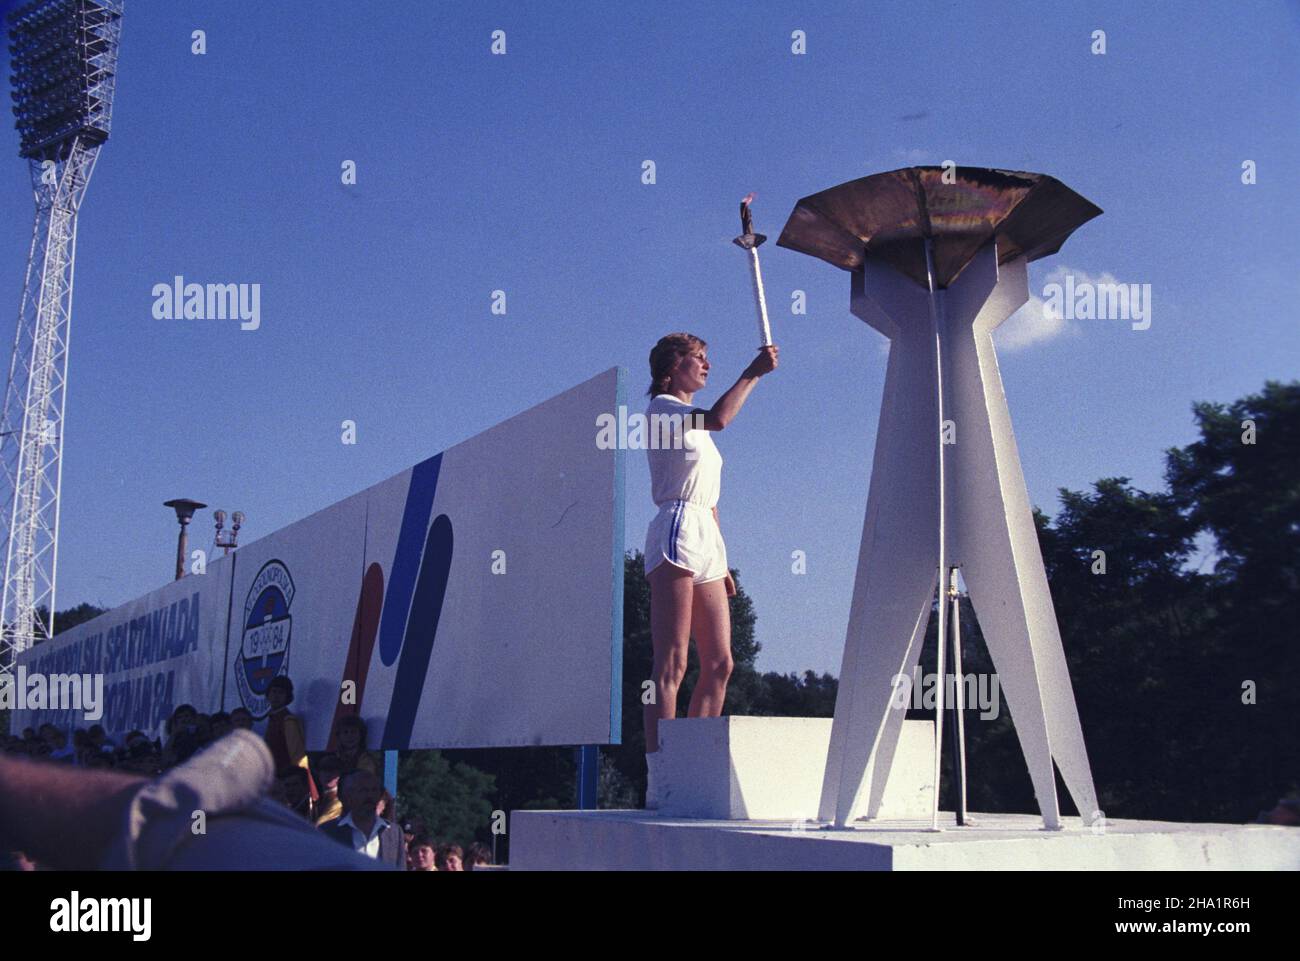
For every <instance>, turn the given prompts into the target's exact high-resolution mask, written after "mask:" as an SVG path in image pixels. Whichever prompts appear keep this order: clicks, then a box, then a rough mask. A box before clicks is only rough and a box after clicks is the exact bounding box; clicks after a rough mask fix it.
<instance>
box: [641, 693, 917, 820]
mask: <svg viewBox="0 0 1300 961" xmlns="http://www.w3.org/2000/svg"><path fill="white" fill-rule="evenodd" d="M830 739H831V719H830V718H818V717H708V718H677V719H675V720H671V721H661V722H659V750H660V752H661V755H662V762H661V766H660V770H661V771H662V772H663V784H662V786H661V793H660V801H659V814H660V815H661V816H664V817H682V818H709V819H712V820H718V821H727V820H741V821H745V820H750V821H777V820H784V821H804V820H810V819H816V817H817V808H818V804H819V802H820V799H821V791H822V777H823V775H824V773H825V770H826V752H827V749H828V748H829V746H830ZM933 782H934V724H933V723H932V722H930V721H906V722H904V723H903V730H902V734H901V736H900V738H899V744H898V750H897V753H896V754H895V756H894V761H893V764H892V766H891V769H890V774H889V781H888V784H887V785H886V787H885V794H884V799H883V800H882V802H881V812H880V817H881V818H909V817H916V818H922V817H923V818H929V816H930V811H931V807H932V805H933V803H934V802H933V800H932V798H933Z"/></svg>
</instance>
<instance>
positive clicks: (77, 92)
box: [9, 0, 122, 160]
mask: <svg viewBox="0 0 1300 961" xmlns="http://www.w3.org/2000/svg"><path fill="white" fill-rule="evenodd" d="M121 18H122V3H121V0H34V2H31V3H28V4H25V5H23V6H20V7H19V8H18V9H17V10H15V11H14V12H13V13H12V14H10V16H9V53H10V56H11V58H12V62H13V73H12V74H11V75H10V77H9V80H10V83H11V84H12V85H13V90H12V91H11V93H10V96H11V97H12V98H13V101H14V107H13V111H14V116H15V117H16V118H17V121H16V123H15V124H14V126H15V127H17V129H18V132H19V135H20V137H21V141H22V142H21V146H20V148H19V151H18V152H19V154H20V155H21V156H23V157H27V158H31V159H58V160H62V159H66V157H67V153H68V151H69V150H70V148H71V144H72V142H73V141H74V140H75V139H76V138H78V137H80V138H81V140H82V141H83V142H84V143H86V144H99V143H102V142H103V141H104V140H106V139H107V138H108V132H109V122H110V119H111V115H112V106H113V87H114V80H115V76H116V70H117V43H118V37H119V34H120V21H121Z"/></svg>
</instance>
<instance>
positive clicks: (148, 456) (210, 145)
mask: <svg viewBox="0 0 1300 961" xmlns="http://www.w3.org/2000/svg"><path fill="white" fill-rule="evenodd" d="M701 7H704V9H701ZM196 29H202V30H204V31H206V38H207V53H206V54H205V55H203V56H196V55H193V54H192V53H191V52H190V45H191V39H190V36H191V32H192V31H193V30H196ZM496 29H502V30H505V31H506V37H507V51H508V52H507V54H506V55H505V56H492V55H491V54H490V51H489V44H490V34H491V32H492V31H493V30H496ZM1096 29H1102V30H1105V31H1106V38H1107V53H1106V55H1105V56H1095V55H1093V54H1092V53H1091V52H1090V46H1091V38H1090V35H1091V33H1092V31H1093V30H1096ZM794 30H803V31H805V33H806V35H807V51H808V52H807V54H806V55H802V56H796V55H793V54H792V53H791V52H790V45H791V39H790V35H791V33H792V31H794ZM5 56H7V54H5ZM7 72H8V71H7V70H6V74H7ZM1297 78H1300V13H1298V12H1297V7H1296V5H1295V4H1294V3H1291V4H1284V3H1276V2H1273V3H1269V2H1245V3H1240V4H1234V5H1231V6H1223V5H1219V4H1212V3H1178V4H1172V3H1139V4H1134V3H1093V4H1088V5H1086V6H1084V5H1081V4H1067V3H1060V4H1042V3H1034V4H1029V3H1024V4H1011V3H1005V4H1004V3H999V4H996V5H994V4H960V3H942V4H926V3H918V2H909V3H870V4H866V3H857V4H845V3H826V2H818V3H809V4H799V3H788V2H783V3H757V2H746V3H718V4H712V5H707V6H706V5H701V4H695V3H656V4H648V5H632V4H597V3H573V4H565V5H562V6H561V5H552V4H525V3H483V2H478V3H474V4H468V3H464V4H448V3H403V4H396V3H394V4H355V3H341V2H330V0H318V2H313V3H310V4H308V3H301V2H285V3H278V4H265V3H253V2H243V0H240V2H234V0H228V2H223V3H220V4H178V3H170V2H162V0H128V4H127V12H126V21H125V24H124V31H123V40H122V49H121V62H120V79H119V83H118V101H117V106H116V109H115V114H114V126H113V134H112V137H111V139H110V140H109V142H108V144H107V146H106V147H105V148H104V150H103V153H102V156H101V158H100V164H99V167H98V170H97V171H96V174H95V178H94V181H93V182H92V184H91V186H90V190H89V195H88V198H87V201H86V205H85V207H84V210H83V213H82V216H81V221H80V234H79V246H78V264H77V276H76V302H75V307H74V319H73V337H72V351H71V361H70V371H69V376H70V386H69V390H68V400H67V426H66V436H65V457H66V460H65V466H64V475H63V504H62V530H61V550H60V560H61V565H60V568H61V569H60V572H59V594H58V597H59V606H60V607H65V606H68V605H71V604H74V603H76V602H79V601H82V600H88V601H92V602H96V603H100V604H105V605H113V604H117V603H120V602H123V601H125V600H128V599H130V598H132V597H135V596H137V595H139V594H142V593H144V592H145V591H147V590H150V589H152V588H154V587H157V586H159V585H160V584H161V583H163V582H164V581H165V580H166V579H167V577H168V575H169V571H170V568H171V565H172V563H173V551H174V537H175V521H174V519H173V518H172V516H171V512H170V511H168V510H167V509H165V508H163V507H162V506H161V503H162V501H164V500H166V499H168V498H172V497H179V496H186V497H193V498H197V499H199V500H202V501H206V502H207V503H208V504H210V505H212V506H213V507H224V508H226V509H227V510H233V509H242V510H244V511H246V512H247V513H248V517H249V520H248V526H247V528H246V532H245V533H246V536H247V537H248V539H250V540H251V539H253V538H255V537H260V536H263V535H265V534H267V533H269V532H271V531H273V530H275V529H276V528H279V527H281V526H283V525H285V524H287V523H290V522H291V521H294V520H296V519H298V518H300V517H303V516H306V515H307V514H309V513H311V512H312V511H314V510H316V509H319V508H320V507H323V506H325V505H327V504H329V503H331V502H333V501H335V500H338V499H340V498H342V497H344V496H346V495H348V494H350V493H353V492H355V491H357V490H360V489H361V488H363V487H365V486H367V485H369V484H371V483H374V482H376V481H378V480H381V479H383V478H385V477H388V476H390V475H392V474H394V473H396V472H397V471H399V470H401V469H403V468H405V467H407V466H409V465H410V464H412V463H414V462H416V461H417V460H420V459H422V458H424V457H426V456H428V455H429V454H431V453H434V452H436V451H438V450H441V449H444V448H446V447H448V446H451V445H452V444H454V443H456V442H458V441H460V440H463V439H465V438H467V437H469V436H472V435H473V434H475V433H478V432H479V431H481V430H484V429H486V428H487V427H489V426H491V425H492V424H494V423H496V422H498V421H500V420H502V419H504V418H506V417H508V416H510V415H512V414H514V413H517V412H518V411H520V410H523V409H525V408H527V407H530V406H532V405H533V404H535V403H538V402H540V401H542V400H544V399H546V398H547V397H550V396H552V395H553V394H556V393H559V392H561V391H563V390H565V389H566V388H568V387H570V386H572V385H574V384H576V383H579V382H581V381H583V380H586V379H588V378H589V377H591V376H593V375H595V374H596V373H598V372H600V371H602V370H605V369H608V368H609V367H611V366H614V365H622V366H624V367H626V368H628V369H629V371H630V372H631V382H632V386H633V395H634V396H636V397H637V398H638V403H639V395H640V392H641V391H642V390H643V389H644V384H643V381H645V380H646V379H647V372H646V356H647V354H648V352H649V349H650V347H651V346H652V345H653V343H654V342H655V340H656V339H658V338H659V337H660V336H661V335H663V334H664V333H667V332H669V331H673V330H689V331H692V332H694V333H696V334H698V335H699V336H701V337H703V338H704V339H705V340H707V341H708V342H709V344H710V351H709V352H710V359H711V361H712V363H713V368H714V370H713V376H712V377H711V378H710V381H711V383H710V388H709V390H708V391H705V392H702V393H701V394H699V395H697V397H696V400H697V402H700V403H704V404H708V403H712V401H713V400H715V399H716V397H717V396H718V394H719V393H720V392H721V390H722V389H725V387H726V386H727V385H729V384H730V383H731V382H732V381H733V380H734V379H735V377H736V376H737V375H738V374H739V372H740V370H741V368H742V367H743V366H744V364H745V363H747V362H748V360H749V359H750V357H751V356H752V354H753V344H754V341H755V335H754V331H753V328H754V314H753V306H752V300H751V295H750V293H749V279H748V274H747V272H746V265H745V260H744V255H743V254H742V253H741V252H740V251H739V250H737V248H735V247H734V246H732V245H731V244H730V242H729V241H730V238H731V237H732V236H733V235H734V234H735V233H736V232H737V222H736V221H737V218H736V207H737V202H738V201H739V199H740V197H741V196H743V195H744V194H745V193H746V192H747V191H750V190H755V191H757V193H758V196H757V200H756V202H755V207H754V213H755V222H756V226H757V228H758V229H760V230H762V231H764V232H766V233H768V234H770V235H772V236H773V237H774V238H775V236H776V235H777V234H778V233H779V232H780V228H781V226H782V225H783V224H784V222H785V219H786V217H787V216H788V214H789V212H790V209H791V208H792V207H793V205H794V203H795V201H797V200H798V198H800V197H802V196H805V195H807V194H810V193H814V192H816V191H818V190H821V189H824V188H826V187H829V186H832V185H834V184H838V183H841V182H843V181H846V180H850V179H853V178H855V177H860V176H864V175H866V174H870V173H875V172H879V171H884V170H891V169H894V168H897V167H901V166H907V165H910V164H914V163H939V162H942V161H944V160H949V159H951V160H954V161H956V162H957V163H959V164H963V165H977V166H995V167H1004V168H1010V169H1022V170H1031V171H1039V172H1042V173H1047V174H1050V175H1052V176H1055V177H1057V178H1059V179H1060V180H1062V181H1063V182H1064V183H1066V184H1067V185H1069V186H1070V187H1072V188H1073V189H1075V190H1077V191H1078V192H1079V193H1081V194H1083V195H1084V196H1085V197H1087V198H1089V199H1090V200H1092V201H1093V202H1094V203H1096V204H1098V205H1099V206H1100V207H1102V208H1103V209H1104V210H1105V214H1104V215H1103V216H1101V217H1099V218H1098V219H1096V220H1095V221H1093V222H1091V223H1089V224H1087V225H1085V226H1084V227H1083V228H1081V229H1080V230H1079V231H1078V233H1077V234H1076V235H1075V236H1074V237H1073V238H1071V239H1070V240H1069V241H1068V242H1067V243H1066V245H1065V247H1064V249H1063V250H1062V251H1061V252H1060V253H1059V254H1058V255H1056V256H1054V257H1051V258H1047V259H1045V260H1043V261H1040V262H1038V263H1036V264H1034V265H1031V267H1030V285H1031V289H1033V290H1034V291H1035V292H1037V293H1041V290H1042V287H1043V284H1044V283H1045V282H1046V281H1047V278H1048V275H1049V273H1050V272H1051V271H1053V270H1059V269H1067V270H1070V271H1073V272H1075V273H1076V274H1087V275H1089V276H1092V277H1100V276H1101V275H1103V274H1110V275H1112V276H1113V277H1115V278H1116V279H1117V280H1119V281H1122V282H1127V283H1149V284H1151V285H1152V308H1153V316H1152V324H1151V327H1150V329H1149V330H1145V331H1134V330H1132V329H1130V327H1129V325H1128V324H1127V323H1125V322H1123V321H1076V322H1074V323H1073V324H1062V325H1053V326H1051V327H1050V328H1049V330H1050V335H1049V336H1037V337H1036V338H1034V339H1031V342H1029V343H1022V344H1020V345H1019V346H1015V347H1014V349H1004V350H1003V352H1002V354H1001V365H1002V375H1003V379H1004V383H1005V386H1006V390H1007V394H1008V397H1009V400H1010V404H1011V411H1012V416H1013V418H1014V420H1015V425H1016V431H1017V437H1018V440H1019V444H1020V450H1021V456H1022V459H1023V462H1024V468H1025V474H1026V479H1027V481H1028V485H1029V491H1030V497H1031V499H1032V501H1033V502H1034V503H1036V504H1038V505H1039V506H1041V507H1042V508H1044V509H1045V510H1047V511H1048V513H1055V511H1056V509H1057V500H1056V491H1057V489H1058V488H1060V487H1070V488H1075V489H1078V488H1083V487H1086V486H1087V485H1089V484H1090V483H1091V482H1092V481H1094V480H1096V479H1097V478H1099V477H1103V476H1114V475H1126V476H1129V477H1131V478H1133V480H1134V482H1135V483H1136V484H1137V485H1139V486H1142V487H1145V488H1148V489H1151V488H1156V487H1159V486H1160V484H1161V471H1162V463H1163V460H1162V458H1163V451H1164V449H1165V448H1167V447H1169V446H1172V445H1176V444H1183V443H1186V442H1188V441H1189V440H1191V439H1192V438H1193V436H1194V429H1193V424H1192V420H1191V414H1190V405H1191V403H1192V401H1194V400H1199V399H1209V400H1220V401H1230V400H1232V399H1235V398H1236V397H1238V396H1240V395H1242V394H1245V393H1247V392H1250V391H1253V390H1256V389H1258V388H1259V387H1260V386H1262V384H1263V382H1264V381H1265V379H1268V378H1277V379H1291V378H1293V377H1295V376H1296V370H1297V366H1298V365H1297V361H1298V360H1300V334H1298V333H1297V314H1296V311H1295V307H1294V305H1295V303H1296V301H1297V296H1298V295H1300V271H1298V270H1297V269H1296V268H1297V265H1298V264H1300V231H1297V230H1296V223H1297V217H1296V214H1297V208H1298V207H1300V201H1297V199H1296V198H1297V191H1296V188H1295V185H1294V182H1293V180H1294V161H1295V158H1296V157H1297V156H1300V123H1298V122H1297V121H1300V93H1298V91H1300V85H1298V84H1297ZM908 118H910V119H908ZM17 143H18V141H17V134H16V132H15V131H14V130H13V129H12V127H11V126H10V125H9V124H5V125H4V129H3V131H2V132H0V157H4V158H7V160H5V161H3V162H0V171H7V173H5V174H4V175H3V176H0V222H2V223H3V224H4V225H5V229H4V230H2V231H0V265H7V267H0V307H2V306H3V305H4V304H5V303H8V304H9V308H8V309H9V310H10V312H11V313H10V317H11V318H12V317H13V316H16V314H17V309H18V301H19V293H20V290H21V284H22V266H23V263H24V261H25V257H26V253H27V245H28V243H29V239H30V235H29V229H30V223H31V219H32V210H31V197H30V191H29V189H28V186H27V174H26V170H25V169H24V168H25V164H24V162H23V161H21V160H20V159H19V158H18V156H17ZM646 159H651V160H654V161H655V164H656V166H657V183H655V184H654V185H645V184H642V182H641V176H640V174H641V163H642V161H643V160H646ZM344 160H353V161H355V162H356V164H357V171H358V173H357V180H358V182H357V184H356V185H355V186H350V187H345V186H343V185H341V184H340V164H341V163H342V162H343V161H344ZM1244 160H1253V161H1255V162H1256V164H1257V168H1258V183H1256V184H1254V185H1251V186H1246V185H1243V184H1242V183H1241V182H1240V173H1241V163H1242V162H1243V161H1244ZM763 258H764V259H763V269H764V275H765V280H766V282H767V291H768V299H769V304H770V306H771V308H772V324H773V328H774V334H775V338H776V340H777V342H778V343H779V344H780V345H781V348H782V355H781V356H782V366H781V368H780V370H779V371H778V372H777V373H775V374H774V375H772V376H771V377H770V378H767V379H765V380H764V381H763V382H762V383H760V385H759V387H758V389H757V390H756V391H755V393H754V395H753V397H752V399H751V400H750V402H749V404H748V405H747V406H746V408H745V410H744V411H743V413H742V415H741V416H740V418H739V419H737V421H736V422H735V424H734V425H732V427H730V428H729V429H728V430H727V432H726V433H725V434H723V435H721V436H720V437H719V438H718V445H719V448H720V450H721V451H722V454H723V457H724V458H725V460H726V468H725V471H724V475H723V495H722V501H721V503H720V512H721V516H722V524H723V531H724V534H725V535H726V538H727V544H728V551H729V554H730V560H731V563H732V565H733V566H734V567H736V568H738V569H739V571H740V576H741V580H742V582H743V584H744V586H745V588H746V589H747V590H748V592H749V593H750V594H751V595H752V597H753V599H754V602H755V605H756V608H757V612H758V618H759V620H758V628H757V630H758V639H759V641H760V642H761V643H762V645H763V653H762V654H761V655H760V660H759V666H760V667H761V668H763V669H766V670H781V671H789V670H803V669H805V668H811V669H814V670H818V671H823V670H825V671H831V672H833V673H838V671H839V661H840V653H841V650H842V646H843V643H844V630H845V625H846V623H847V617H848V605H849V597H850V592H851V589H852V581H853V570H854V563H855V559H856V552H857V545H858V539H859V536H860V533H861V524H862V516H863V510H864V507H865V503H866V495H867V478H868V476H869V470H870V455H871V450H872V445H873V442H874V436H875V423H876V418H877V416H878V413H879V405H880V395H881V388H882V386H883V378H884V370H885V360H886V357H885V353H884V351H883V349H882V344H883V343H884V341H883V339H882V338H880V337H879V336H878V335H877V334H875V333H874V332H872V331H871V330H869V329H868V328H867V327H866V325H865V324H863V323H862V322H861V321H859V320H857V319H855V318H854V317H853V316H852V315H850V314H849V312H848V286H849V281H848V275H847V274H845V273H843V272H842V271H839V270H836V269H835V268H833V267H831V266H829V265H828V264H825V263H822V262H821V261H817V260H814V259H812V258H809V257H806V256H803V255H801V254H796V253H794V252H792V251H787V250H784V249H782V248H778V247H776V246H775V245H774V244H769V245H768V246H767V247H765V248H764V249H763ZM176 274H181V275H183V276H185V278H186V279H187V280H193V281H198V282H222V283H227V282H233V283H259V284H261V288H262V301H261V313H262V325H261V328H260V329H259V330H256V331H241V330H240V328H239V324H238V322H236V321H175V320H173V321H163V320H156V319H155V318H154V317H153V315H152V304H153V298H152V296H151V293H150V292H151V289H152V287H153V285H154V284H156V283H169V282H170V281H171V278H172V277H173V276H174V275H176ZM498 288H499V289H504V290H505V291H506V292H507V297H508V312H507V314H506V315H505V316H498V315H494V314H492V313H491V312H490V309H489V308H490V295H491V292H492V291H493V290H495V289H498ZM795 289H800V290H804V291H806V292H807V297H808V313H807V315H806V316H792V315H791V314H790V310H789V303H790V292H791V291H792V290H795ZM1015 322H1017V321H1013V322H1012V323H1015ZM11 323H12V320H10V321H7V322H6V324H11ZM4 329H5V330H12V327H9V326H6V327H4ZM1022 330H1023V328H1022ZM1043 330H1044V329H1043V328H1041V327H1038V328H1034V329H1033V331H1034V332H1035V333H1040V334H1041V333H1043ZM5 343H6V344H8V343H9V342H8V341H5ZM344 419H352V420H355V421H356V422H357V425H358V440H359V443H358V444H357V445H356V446H352V447H350V446H344V445H342V444H340V442H339V433H340V432H339V423H340V421H342V420H344ZM629 467H630V469H629V471H628V479H627V484H628V487H627V494H628V497H627V500H628V510H627V543H628V546H629V547H640V546H641V543H642V538H643V537H644V532H645V528H646V525H647V523H648V522H649V520H650V517H651V516H652V513H653V506H652V504H651V501H650V495H649V478H648V473H647V471H646V467H645V461H644V456H643V455H641V454H639V453H634V454H632V455H630V458H629ZM210 530H211V522H210V514H209V513H208V512H204V513H203V514H202V515H200V517H199V519H198V520H197V522H196V529H195V531H196V537H195V538H194V542H195V543H196V544H197V545H198V546H208V545H209V544H210V540H211V538H210ZM793 550H803V551H805V552H806V554H807V558H808V573H807V574H806V575H803V576H796V575H793V574H791V572H790V554H791V551H793Z"/></svg>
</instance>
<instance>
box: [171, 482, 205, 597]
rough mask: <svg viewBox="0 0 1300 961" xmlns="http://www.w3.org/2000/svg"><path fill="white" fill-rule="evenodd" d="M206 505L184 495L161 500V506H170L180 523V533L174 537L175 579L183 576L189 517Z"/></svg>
mask: <svg viewBox="0 0 1300 961" xmlns="http://www.w3.org/2000/svg"><path fill="white" fill-rule="evenodd" d="M207 506H208V505H207V504H200V503H199V502H198V501H192V500H188V499H187V498H184V497H178V498H176V499H175V500H170V501H164V502H163V507H170V508H172V509H173V510H175V511H176V520H177V522H178V523H179V524H180V525H181V532H180V535H179V536H178V537H177V539H176V580H178V581H179V580H180V579H181V578H182V577H184V576H185V548H186V546H187V545H188V543H189V536H188V535H189V526H190V519H191V518H193V517H194V512H195V511H197V510H202V509H203V508H205V507H207Z"/></svg>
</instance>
